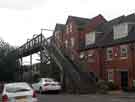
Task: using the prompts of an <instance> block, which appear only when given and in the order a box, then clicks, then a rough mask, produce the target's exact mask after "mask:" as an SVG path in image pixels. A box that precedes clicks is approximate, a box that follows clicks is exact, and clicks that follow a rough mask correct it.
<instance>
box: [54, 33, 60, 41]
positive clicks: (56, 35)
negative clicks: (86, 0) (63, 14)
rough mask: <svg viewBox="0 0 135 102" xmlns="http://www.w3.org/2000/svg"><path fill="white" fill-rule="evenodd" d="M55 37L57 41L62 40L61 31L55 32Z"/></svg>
mask: <svg viewBox="0 0 135 102" xmlns="http://www.w3.org/2000/svg"><path fill="white" fill-rule="evenodd" d="M55 37H56V39H57V40H60V31H56V32H55Z"/></svg>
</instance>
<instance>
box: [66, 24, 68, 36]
mask: <svg viewBox="0 0 135 102" xmlns="http://www.w3.org/2000/svg"><path fill="white" fill-rule="evenodd" d="M66 33H67V34H68V33H69V25H66Z"/></svg>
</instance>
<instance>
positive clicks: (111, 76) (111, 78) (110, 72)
mask: <svg viewBox="0 0 135 102" xmlns="http://www.w3.org/2000/svg"><path fill="white" fill-rule="evenodd" d="M107 79H108V81H111V82H113V81H114V71H113V70H112V69H110V70H108V71H107Z"/></svg>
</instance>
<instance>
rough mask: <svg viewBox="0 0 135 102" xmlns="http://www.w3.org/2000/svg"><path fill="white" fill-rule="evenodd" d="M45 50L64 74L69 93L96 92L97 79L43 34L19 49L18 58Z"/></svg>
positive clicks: (64, 82)
mask: <svg viewBox="0 0 135 102" xmlns="http://www.w3.org/2000/svg"><path fill="white" fill-rule="evenodd" d="M43 50H45V51H47V52H48V54H49V57H51V59H52V60H53V61H54V62H55V63H56V64H57V65H58V67H59V68H60V70H61V72H62V75H61V83H62V85H63V86H64V88H65V89H66V91H67V92H70V93H82V94H83V93H95V92H96V84H95V83H96V80H95V78H94V77H93V76H91V75H90V74H89V73H88V72H87V71H85V70H84V69H83V68H81V67H80V65H79V64H80V63H79V62H76V63H74V62H73V61H72V60H70V58H68V57H67V56H65V55H64V53H63V52H62V51H61V50H60V49H59V48H57V46H56V45H55V43H51V41H50V40H49V39H46V38H45V37H44V36H43V35H42V34H40V35H38V36H37V37H35V38H33V39H32V40H30V41H29V42H27V43H26V44H24V45H23V46H21V47H20V48H18V58H21V57H24V56H28V55H30V54H32V53H36V52H37V51H43ZM42 57H43V56H42Z"/></svg>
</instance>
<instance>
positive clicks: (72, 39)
mask: <svg viewBox="0 0 135 102" xmlns="http://www.w3.org/2000/svg"><path fill="white" fill-rule="evenodd" d="M70 40H71V47H74V45H75V39H74V38H73V37H72V38H71V39H70Z"/></svg>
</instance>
